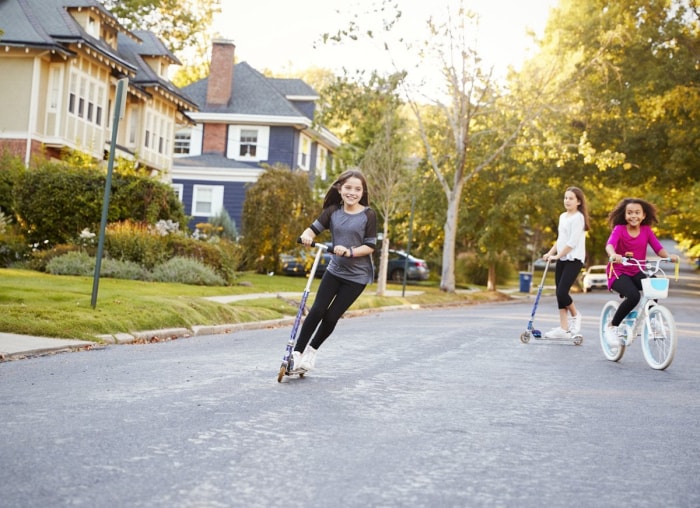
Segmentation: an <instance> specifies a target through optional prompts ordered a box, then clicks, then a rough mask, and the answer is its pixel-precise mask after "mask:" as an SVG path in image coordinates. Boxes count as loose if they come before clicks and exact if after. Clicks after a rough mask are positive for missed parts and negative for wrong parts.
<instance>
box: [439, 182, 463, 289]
mask: <svg viewBox="0 0 700 508" xmlns="http://www.w3.org/2000/svg"><path fill="white" fill-rule="evenodd" d="M461 194H462V186H461V185H457V186H456V187H455V190H454V191H453V192H451V193H449V194H448V196H447V198H448V200H447V217H446V218H445V227H444V233H445V245H443V248H442V278H441V279H440V289H441V290H442V291H445V292H447V293H454V292H455V289H456V287H455V245H456V244H457V217H458V216H459V199H460V195H461Z"/></svg>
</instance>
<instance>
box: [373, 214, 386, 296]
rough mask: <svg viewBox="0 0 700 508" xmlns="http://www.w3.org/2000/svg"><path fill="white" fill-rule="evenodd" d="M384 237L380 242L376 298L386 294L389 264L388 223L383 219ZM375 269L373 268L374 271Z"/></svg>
mask: <svg viewBox="0 0 700 508" xmlns="http://www.w3.org/2000/svg"><path fill="white" fill-rule="evenodd" d="M382 229H383V230H384V237H383V240H382V251H381V253H380V254H379V268H378V269H379V275H378V276H377V296H384V293H386V269H387V265H388V264H389V235H388V231H389V221H388V220H387V219H386V218H385V219H384V223H383V224H382ZM376 269H377V267H375V270H376Z"/></svg>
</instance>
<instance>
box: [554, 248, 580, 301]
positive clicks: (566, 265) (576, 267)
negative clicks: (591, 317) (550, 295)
mask: <svg viewBox="0 0 700 508" xmlns="http://www.w3.org/2000/svg"><path fill="white" fill-rule="evenodd" d="M582 267H583V263H582V262H581V261H580V260H578V259H574V260H572V261H562V260H561V259H560V260H559V261H557V264H556V269H555V271H554V283H555V284H556V287H557V305H558V308H560V309H566V308H567V307H568V306H569V305H571V304H572V303H574V301H573V300H572V299H571V295H569V291H571V286H573V285H574V282H576V278H577V277H578V276H579V274H580V273H581V268H582Z"/></svg>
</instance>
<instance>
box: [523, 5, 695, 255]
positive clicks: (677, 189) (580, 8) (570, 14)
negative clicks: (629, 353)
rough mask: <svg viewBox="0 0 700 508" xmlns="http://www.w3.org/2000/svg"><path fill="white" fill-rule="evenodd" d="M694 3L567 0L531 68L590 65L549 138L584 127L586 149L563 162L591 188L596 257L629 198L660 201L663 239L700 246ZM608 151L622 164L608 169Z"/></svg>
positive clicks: (566, 97)
mask: <svg viewBox="0 0 700 508" xmlns="http://www.w3.org/2000/svg"><path fill="white" fill-rule="evenodd" d="M692 4H693V5H692V6H691V2H688V1H684V0H663V1H660V0H621V1H619V2H615V3H610V2H608V1H604V0H576V1H572V0H562V1H561V2H560V5H559V8H558V9H555V10H554V11H553V12H552V15H551V17H550V20H549V22H548V24H547V28H546V30H545V34H544V38H543V40H542V43H541V51H540V53H539V54H538V55H537V56H536V57H535V59H533V61H532V62H530V63H529V64H528V65H526V66H525V68H524V72H525V73H527V72H529V69H531V68H533V67H536V66H537V65H538V62H540V61H541V60H542V58H543V57H544V58H545V59H546V58H551V55H557V58H564V61H565V62H575V64H576V65H577V66H579V67H583V66H585V68H586V72H579V73H577V76H578V79H576V81H574V82H572V85H571V86H570V87H568V88H567V90H566V93H563V94H561V95H560V96H559V97H558V104H559V107H558V108H554V109H555V111H552V114H550V115H548V116H547V118H546V120H547V122H546V123H547V125H548V127H547V130H548V131H549V132H554V131H558V132H559V133H562V132H566V131H569V132H570V133H571V134H573V131H575V130H578V131H579V132H580V137H581V139H585V141H586V143H587V146H586V148H584V149H579V150H578V155H577V156H576V157H574V158H568V159H567V160H565V161H564V160H563V159H560V160H559V161H557V162H556V163H557V164H559V165H560V167H567V169H568V170H569V174H570V175H572V176H573V177H574V178H576V179H578V180H579V181H581V182H585V183H586V184H587V188H588V189H589V190H592V192H591V193H590V194H589V196H591V197H592V198H593V201H594V204H595V207H593V206H592V207H591V210H592V215H593V217H592V218H593V223H594V226H593V231H594V235H595V236H594V240H595V242H594V245H596V249H597V250H592V252H593V255H594V256H595V255H596V254H595V253H596V252H601V253H602V242H603V241H604V239H601V238H602V237H603V236H605V234H606V232H607V224H605V217H606V216H607V210H610V209H611V208H612V207H613V206H614V204H615V203H616V202H617V201H618V200H619V199H620V198H622V197H625V196H630V195H638V196H640V197H645V198H647V199H649V200H651V201H653V202H654V203H656V204H657V206H658V207H659V209H660V212H661V217H662V224H661V225H660V228H659V229H660V234H662V235H665V234H674V236H675V237H676V238H677V239H679V240H680V241H682V242H684V244H685V245H687V246H689V247H690V246H692V245H700V229H699V228H698V226H697V224H698V223H697V218H696V216H697V213H696V212H695V210H694V207H693V206H688V203H689V202H688V201H687V199H688V196H690V197H691V198H690V199H691V200H692V196H694V195H697V194H696V193H697V184H698V180H699V177H700V175H699V174H698V169H697V168H698V167H700V121H699V118H698V114H700V87H699V86H698V82H700V56H699V55H700V37H698V35H700V34H699V31H700V23H699V21H700V16H699V13H698V9H697V3H696V2H692ZM564 69H565V68H564ZM566 72H567V73H569V71H566ZM558 74H559V75H564V74H565V73H564V72H559V73H558ZM559 79H561V78H559ZM543 133H544V129H543V130H542V131H541V132H540V134H543ZM544 138H548V136H547V135H546V134H545V135H544V136H542V137H541V138H540V139H544ZM593 147H596V148H595V149H594V148H593ZM560 153H561V152H560ZM606 155H611V156H613V157H617V158H618V161H617V163H610V164H600V161H601V160H602V159H603V158H604V157H605V156H606ZM592 157H593V158H598V160H597V161H594V160H592ZM554 160H556V158H555V159H554ZM690 202H692V201H690ZM601 209H602V210H601Z"/></svg>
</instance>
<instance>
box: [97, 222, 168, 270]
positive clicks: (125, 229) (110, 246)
mask: <svg viewBox="0 0 700 508" xmlns="http://www.w3.org/2000/svg"><path fill="white" fill-rule="evenodd" d="M105 256H106V257H110V258H112V259H116V260H119V261H130V262H132V263H136V264H139V265H141V266H143V267H144V268H146V269H147V270H152V269H153V268H154V267H155V266H156V265H159V264H160V263H163V262H164V261H166V260H167V259H168V258H170V257H172V254H171V252H170V250H169V249H168V237H167V236H162V235H160V234H159V233H157V232H156V230H155V229H154V228H151V227H149V226H148V225H147V224H143V223H135V222H132V221H125V222H118V223H114V224H110V225H109V226H107V230H106V232H105Z"/></svg>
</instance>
